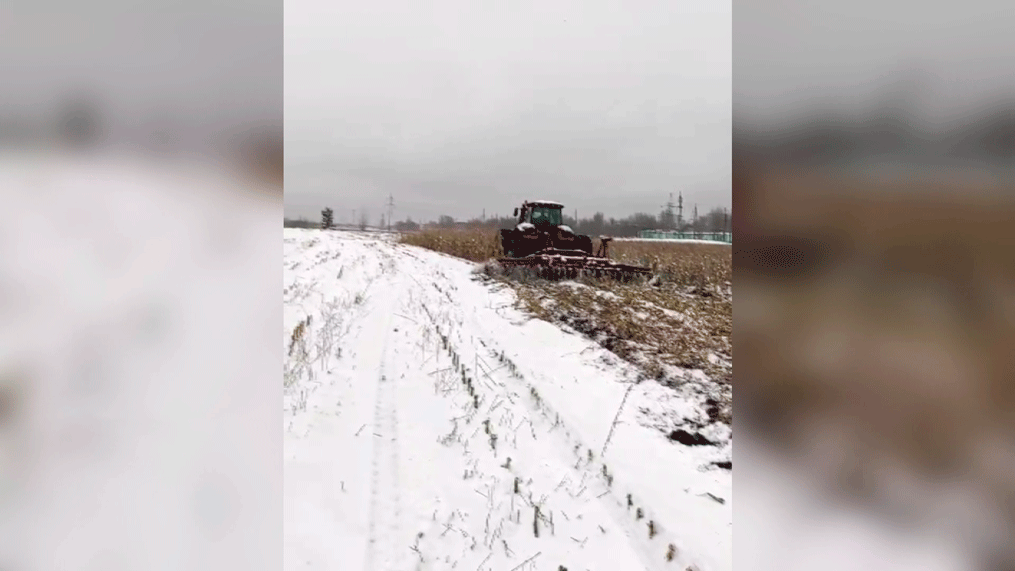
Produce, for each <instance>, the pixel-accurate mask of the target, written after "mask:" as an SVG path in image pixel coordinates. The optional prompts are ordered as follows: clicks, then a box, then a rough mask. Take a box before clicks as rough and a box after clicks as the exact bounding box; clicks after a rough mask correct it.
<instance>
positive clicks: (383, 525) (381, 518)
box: [364, 283, 402, 571]
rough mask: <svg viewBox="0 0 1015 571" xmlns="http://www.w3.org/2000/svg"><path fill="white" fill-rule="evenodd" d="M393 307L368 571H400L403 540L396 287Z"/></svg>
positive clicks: (378, 409) (378, 397) (384, 357)
mask: <svg viewBox="0 0 1015 571" xmlns="http://www.w3.org/2000/svg"><path fill="white" fill-rule="evenodd" d="M394 290H395V291H394V293H393V295H392V299H391V306H390V307H389V308H388V309H387V310H386V316H385V317H384V320H385V325H384V329H383V331H384V333H383V339H382V340H381V357H380V363H379V366H378V374H377V381H376V382H377V386H376V390H375V400H374V426H373V438H374V450H373V459H372V472H371V485H370V516H369V517H370V524H369V530H368V532H367V533H368V535H367V556H366V559H365V561H366V566H365V568H364V569H365V571H384V570H389V569H391V570H393V569H396V568H397V566H396V562H397V561H396V557H397V556H396V554H397V553H399V545H398V538H399V537H400V536H401V533H400V531H401V519H402V505H401V504H402V502H401V493H400V488H399V478H398V469H399V442H398V407H397V403H396V395H397V376H396V375H394V374H391V370H392V369H391V367H390V366H389V363H388V356H389V354H388V347H389V345H390V339H391V333H392V328H393V320H394V314H395V304H396V303H397V301H398V299H400V298H401V295H400V294H401V284H399V283H396V284H395V286H394Z"/></svg>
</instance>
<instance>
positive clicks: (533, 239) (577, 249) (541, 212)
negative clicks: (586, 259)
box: [500, 200, 592, 258]
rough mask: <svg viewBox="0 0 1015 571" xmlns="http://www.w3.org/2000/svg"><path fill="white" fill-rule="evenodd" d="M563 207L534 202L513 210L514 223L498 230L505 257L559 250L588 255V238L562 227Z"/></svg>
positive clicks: (540, 201)
mask: <svg viewBox="0 0 1015 571" xmlns="http://www.w3.org/2000/svg"><path fill="white" fill-rule="evenodd" d="M563 210H564V205H563V204H559V203H557V202H550V201H546V200H537V201H533V202H528V201H526V202H524V203H523V204H522V206H521V208H516V209H515V216H517V217H518V223H517V224H516V225H515V227H514V228H511V229H510V230H501V231H500V242H501V247H502V248H503V249H504V255H505V256H507V257H509V258H524V257H526V256H529V255H532V254H535V253H537V252H541V251H543V250H549V249H553V250H561V251H568V252H572V253H574V254H576V255H583V254H584V255H586V256H591V255H592V238H590V237H588V236H582V235H580V234H575V232H574V231H573V230H571V228H570V227H568V226H567V225H565V224H564V217H563Z"/></svg>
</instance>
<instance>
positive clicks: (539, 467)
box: [283, 229, 733, 571]
mask: <svg viewBox="0 0 1015 571" xmlns="http://www.w3.org/2000/svg"><path fill="white" fill-rule="evenodd" d="M284 237H285V238H284V263H285V268H284V280H285V284H284V287H285V292H284V312H285V331H284V332H283V336H284V339H283V342H284V343H285V348H286V351H287V352H288V351H289V349H290V343H291V340H292V339H291V337H292V332H293V330H294V328H296V326H297V325H298V324H299V323H300V322H301V321H303V322H304V323H306V322H305V321H304V320H305V319H306V318H308V317H309V318H310V322H309V325H307V326H306V331H307V333H306V337H305V341H306V353H305V357H304V359H303V361H304V362H302V363H301V362H300V361H301V359H300V358H299V355H300V350H299V348H298V347H297V348H296V349H294V351H293V353H292V356H291V357H290V358H289V359H288V360H287V363H286V370H287V375H286V381H285V382H286V389H285V413H284V418H285V420H284V428H285V521H284V524H285V567H286V569H293V570H295V569H301V570H302V569H307V568H325V569H356V570H359V569H368V570H379V571H383V570H388V569H428V570H429V569H434V570H436V569H452V568H455V569H470V570H471V569H478V570H486V569H489V570H492V569H497V570H500V569H505V570H507V569H512V568H515V567H516V566H519V565H521V564H522V563H523V562H524V561H526V560H527V559H529V558H530V557H534V559H532V561H531V563H530V564H527V565H525V566H521V567H517V568H518V569H539V570H552V571H557V570H558V568H559V566H561V565H562V566H564V567H566V568H567V569H572V570H575V569H607V570H613V569H616V570H620V569H624V570H628V569H647V570H653V571H654V570H662V569H679V570H681V571H682V570H684V569H686V568H687V567H688V566H690V565H693V566H695V567H696V568H697V569H699V570H700V571H712V570H727V569H732V568H733V565H732V521H733V520H732V477H731V474H730V473H729V472H728V471H723V470H719V469H716V468H709V467H708V463H709V462H710V461H712V460H714V459H715V458H716V457H717V455H718V453H719V452H724V453H726V454H727V456H726V457H728V454H729V447H730V446H731V444H730V443H727V444H725V445H724V448H723V450H721V451H720V450H718V449H716V448H713V447H684V446H681V445H678V444H675V443H673V442H670V441H669V440H668V439H667V438H666V437H665V436H664V435H663V433H662V432H660V431H659V430H656V429H653V428H651V427H649V426H643V425H642V424H641V423H640V422H639V420H640V419H641V418H642V417H643V414H642V412H641V411H640V410H641V409H644V408H647V407H652V406H654V407H656V408H658V407H660V406H663V405H661V404H660V403H666V402H667V401H666V400H665V399H667V398H669V399H674V398H676V397H674V396H673V395H675V393H672V391H669V392H667V390H666V389H664V388H663V387H661V386H659V385H658V384H656V383H654V382H651V381H645V382H643V383H641V384H631V383H630V382H629V381H630V380H631V379H633V378H634V377H635V374H634V371H633V369H632V368H631V367H630V366H628V365H625V364H623V363H622V362H621V361H619V360H618V359H615V358H612V357H613V356H612V355H610V354H609V353H607V352H606V351H605V350H604V349H602V348H600V347H599V346H598V345H596V344H595V343H593V342H592V341H590V340H587V339H584V338H582V337H581V336H579V335H576V334H570V333H566V332H564V331H562V330H561V329H560V328H558V327H555V326H552V325H550V324H548V323H546V322H543V321H538V320H531V319H528V318H527V317H526V316H525V315H523V314H522V313H520V312H519V311H518V310H516V309H515V308H514V306H513V303H514V294H513V292H512V290H511V289H509V288H504V287H497V286H493V285H487V284H485V283H484V282H483V281H481V280H478V279H477V278H476V276H475V275H474V272H473V270H474V265H473V264H470V263H468V262H464V261H461V260H457V259H454V258H451V257H448V256H443V255H440V254H437V253H434V252H430V251H426V250H422V249H418V248H413V247H410V246H405V245H401V244H396V243H394V242H393V241H392V240H391V239H390V238H388V237H385V236H380V235H374V236H369V235H365V234H356V233H349V232H334V231H333V232H321V231H317V230H302V229H286V230H285V231H284ZM297 345H298V344H297ZM469 386H471V387H472V388H471V389H470V388H469ZM628 393H629V394H628ZM625 396H626V398H627V400H626V401H625V400H624V399H625ZM622 402H624V406H623V408H622V409H621V408H620V406H621V403H622ZM477 404H478V407H477V406H476V405H477ZM670 404H671V405H672V410H673V411H675V414H687V415H690V414H692V411H691V407H690V405H689V404H688V403H686V402H672V403H670ZM618 409H620V410H621V412H620V414H619V417H618ZM685 409H686V411H685ZM615 418H617V420H618V422H617V424H616V426H615V429H614V430H613V433H612V435H610V433H611V426H612V425H613V424H614V419H615ZM608 438H609V443H608V446H607V447H606V452H605V455H603V454H602V452H603V449H604V443H606V442H607V439H608ZM590 452H591V454H590ZM590 457H591V460H590ZM604 466H605V471H606V474H608V476H605V475H604ZM516 478H517V482H518V493H515V482H516ZM628 494H630V495H631V499H632V501H633V504H634V507H630V508H629V507H628V505H627V497H628ZM709 494H711V496H714V497H716V498H721V499H722V500H723V502H724V503H719V501H717V500H715V499H713V498H712V497H710V496H709ZM536 506H538V507H539V512H540V519H539V520H538V521H537V520H536ZM638 507H640V508H641V510H642V517H641V518H640V519H639V518H638V516H637V514H636V508H638ZM650 521H651V522H653V527H654V529H655V535H654V537H651V538H650V537H649V522H650ZM551 522H552V523H551ZM534 525H535V526H537V527H538V537H536V535H535V534H536V530H535V529H534ZM670 544H673V546H674V547H675V548H676V549H675V556H674V558H673V561H669V562H668V561H667V559H666V554H667V551H668V550H669V545H670Z"/></svg>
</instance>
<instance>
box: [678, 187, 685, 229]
mask: <svg viewBox="0 0 1015 571" xmlns="http://www.w3.org/2000/svg"><path fill="white" fill-rule="evenodd" d="M683 231H684V193H682V192H681V193H680V194H679V195H678V199H677V232H683Z"/></svg>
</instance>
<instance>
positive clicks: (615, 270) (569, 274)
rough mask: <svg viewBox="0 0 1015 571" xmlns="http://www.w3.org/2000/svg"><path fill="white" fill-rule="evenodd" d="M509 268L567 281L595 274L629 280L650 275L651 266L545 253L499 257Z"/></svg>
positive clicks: (500, 262) (605, 277)
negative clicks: (518, 256) (520, 256)
mask: <svg viewBox="0 0 1015 571" xmlns="http://www.w3.org/2000/svg"><path fill="white" fill-rule="evenodd" d="M497 263H499V264H500V265H501V266H502V267H503V268H505V269H506V270H513V271H515V272H520V273H523V274H527V275H530V276H534V277H539V278H542V279H546V280H552V281H557V280H566V279H576V278H579V277H594V278H600V279H613V280H618V281H621V282H629V281H632V280H635V279H638V278H641V277H648V276H649V275H651V273H652V271H651V270H650V269H648V268H642V267H638V266H629V265H626V264H618V263H616V262H613V261H612V260H609V259H607V258H599V257H594V256H575V255H565V254H558V253H555V252H553V251H550V252H545V251H544V252H542V253H538V254H533V255H531V256H526V257H524V258H501V259H499V260H497Z"/></svg>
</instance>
